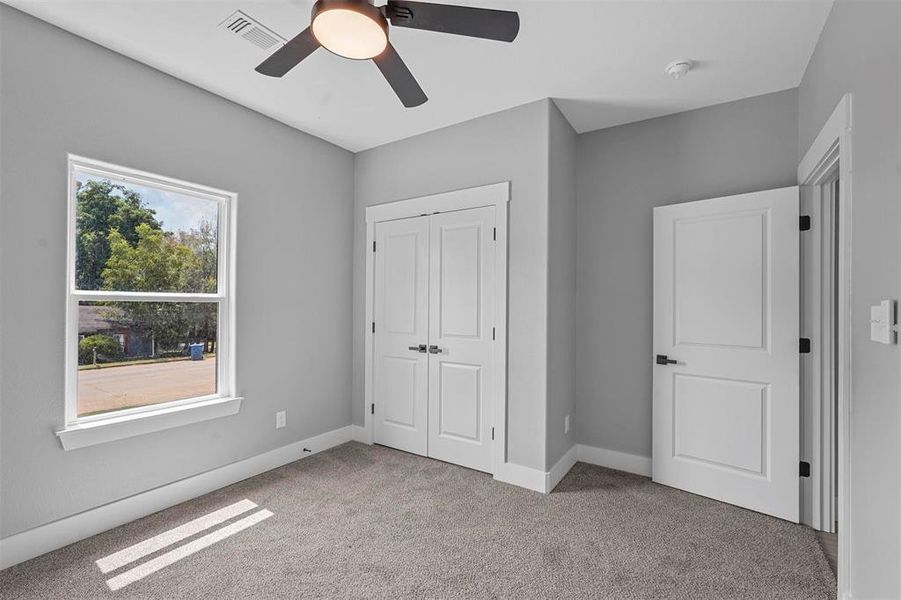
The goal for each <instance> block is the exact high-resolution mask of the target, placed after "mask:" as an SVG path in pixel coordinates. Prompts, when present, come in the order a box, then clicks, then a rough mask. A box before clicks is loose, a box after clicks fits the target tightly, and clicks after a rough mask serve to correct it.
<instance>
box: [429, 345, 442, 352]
mask: <svg viewBox="0 0 901 600" xmlns="http://www.w3.org/2000/svg"><path fill="white" fill-rule="evenodd" d="M429 352H431V353H432V354H438V353H439V352H443V350H441V348H439V347H438V346H429Z"/></svg>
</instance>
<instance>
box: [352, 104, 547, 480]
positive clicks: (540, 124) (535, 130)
mask: <svg viewBox="0 0 901 600" xmlns="http://www.w3.org/2000/svg"><path fill="white" fill-rule="evenodd" d="M548 102H549V101H548V100H541V101H539V102H534V103H532V104H527V105H524V106H520V107H517V108H512V109H510V110H507V111H504V112H500V113H496V114H493V115H488V116H485V117H481V118H478V119H473V120H471V121H467V122H465V123H461V124H459V125H454V126H451V127H446V128H444V129H439V130H437V131H432V132H430V133H425V134H422V135H418V136H415V137H412V138H408V139H405V140H401V141H399V142H394V143H392V144H387V145H385V146H380V147H378V148H374V149H372V150H367V151H366V152H361V153H359V154H357V155H356V177H355V179H356V194H355V199H356V208H355V212H354V227H355V233H354V307H353V332H354V343H353V352H354V354H353V370H354V378H353V422H354V423H356V424H357V425H362V424H363V352H362V347H363V332H364V328H365V324H364V318H365V314H364V313H365V306H364V301H363V300H364V293H363V290H364V280H365V251H366V248H365V244H366V235H365V234H366V231H365V230H366V227H365V207H367V206H371V205H374V204H381V203H384V202H391V201H394V200H401V199H405V198H414V197H418V196H425V195H428V194H435V193H438V192H446V191H450V190H456V189H461V188H468V187H474V186H478V185H484V184H488V183H496V182H499V181H510V182H511V200H510V206H509V275H508V277H509V278H508V287H509V292H508V315H507V318H508V357H507V359H508V429H507V451H508V460H509V461H510V462H513V463H516V464H519V465H523V466H527V467H532V468H536V469H542V470H544V467H545V416H546V413H545V411H546V391H547V377H546V368H547V299H548V294H547V248H548V242H547V239H548V232H547V190H548V175H547V142H548V106H547V105H548Z"/></svg>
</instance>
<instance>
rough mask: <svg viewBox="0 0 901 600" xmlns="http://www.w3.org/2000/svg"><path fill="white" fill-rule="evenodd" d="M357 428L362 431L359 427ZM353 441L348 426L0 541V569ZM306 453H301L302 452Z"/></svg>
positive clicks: (353, 435) (349, 426) (352, 429)
mask: <svg viewBox="0 0 901 600" xmlns="http://www.w3.org/2000/svg"><path fill="white" fill-rule="evenodd" d="M360 429H362V428H360ZM352 439H355V431H354V426H352V425H348V426H346V427H341V428H339V429H335V430H332V431H328V432H326V433H323V434H321V435H317V436H314V437H311V438H308V439H305V440H301V441H299V442H295V443H293V444H288V445H287V446H282V447H281V448H276V449H275V450H270V451H269V452H265V453H263V454H259V455H257V456H254V457H251V458H248V459H245V460H242V461H239V462H236V463H232V464H230V465H225V466H223V467H219V468H217V469H213V470H212V471H207V472H205V473H200V474H199V475H194V476H193V477H188V478H186V479H181V480H179V481H176V482H173V483H170V484H167V485H164V486H161V487H158V488H154V489H152V490H148V491H146V492H142V493H140V494H135V495H134V496H129V497H128V498H123V499H122V500H117V501H115V502H111V503H109V504H104V505H103V506H99V507H97V508H93V509H91V510H87V511H85V512H82V513H78V514H76V515H72V516H70V517H65V518H63V519H60V520H58V521H53V522H52V523H48V524H46V525H41V526H39V527H35V528H34V529H29V530H27V531H23V532H22V533H17V534H15V535H11V536H9V537H6V538H3V539H2V540H0V569H5V568H7V567H11V566H12V565H15V564H18V563H20V562H22V561H25V560H28V559H30V558H34V557H35V556H40V555H41V554H45V553H47V552H50V551H51V550H56V549H57V548H62V547H63V546H67V545H69V544H72V543H74V542H77V541H79V540H83V539H85V538H88V537H91V536H92V535H96V534H98V533H102V532H104V531H107V530H109V529H112V528H113V527H118V526H119V525H124V524H125V523H129V522H131V521H134V520H135V519H140V518H141V517H144V516H146V515H149V514H152V513H155V512H157V511H160V510H163V509H165V508H169V507H170V506H175V505H176V504H179V503H181V502H185V501H187V500H191V499H192V498H197V497H198V496H202V495H203V494H207V493H209V492H212V491H214V490H218V489H219V488H222V487H225V486H227V485H231V484H233V483H237V482H239V481H241V480H244V479H247V478H248V477H253V476H254V475H259V474H260V473H265V472H266V471H270V470H272V469H275V468H277V467H280V466H282V465H286V464H288V463H290V462H294V461H295V460H298V459H300V458H304V457H307V456H312V455H313V454H316V453H318V452H321V451H323V450H327V449H329V448H332V447H334V446H338V445H340V444H343V443H345V442H349V441H351V440H352ZM305 448H306V449H308V450H310V451H309V452H305V451H304V449H305Z"/></svg>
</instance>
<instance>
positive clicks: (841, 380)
mask: <svg viewBox="0 0 901 600" xmlns="http://www.w3.org/2000/svg"><path fill="white" fill-rule="evenodd" d="M851 101H852V98H851V94H845V95H844V96H843V97H842V99H841V100H840V101H839V103H838V106H836V108H835V110H834V111H833V112H832V115H831V116H830V117H829V119H828V120H827V121H826V124H825V125H824V126H823V129H822V130H821V131H820V133H819V135H817V137H816V139H815V140H814V142H813V144H811V146H810V149H809V150H808V151H807V153H806V154H805V155H804V158H803V159H802V160H801V163H800V164H799V165H798V183H799V184H800V185H807V186H820V185H822V184H824V183H827V182H828V180H829V179H830V178H831V177H832V176H833V174H834V172H835V168H836V166H837V167H838V172H839V185H840V188H839V198H838V221H839V223H838V237H839V239H838V282H837V287H838V332H837V333H838V336H837V337H838V343H837V346H838V374H837V375H838V390H837V391H838V573H837V576H838V597H839V598H849V597H850V581H851V578H850V565H851V561H850V556H849V554H850V551H851V535H852V532H851V528H850V525H851V522H850V518H849V517H850V500H851V494H850V484H851V472H850V470H851V445H850V434H851V210H852V198H853V195H852V192H853V185H852V179H851V178H852V175H853V172H854V171H853V162H852V159H851V131H852V110H851V107H852V103H851ZM814 427H820V424H819V423H818V424H815V425H814ZM822 437H823V436H821V440H820V441H821V443H820V444H819V445H818V447H815V448H814V453H815V456H816V458H820V456H819V454H818V453H822V452H823V451H824V450H826V448H827V447H828V444H824V443H822V442H823V440H822ZM820 463H821V464H822V461H820ZM814 493H820V491H819V490H816V491H814Z"/></svg>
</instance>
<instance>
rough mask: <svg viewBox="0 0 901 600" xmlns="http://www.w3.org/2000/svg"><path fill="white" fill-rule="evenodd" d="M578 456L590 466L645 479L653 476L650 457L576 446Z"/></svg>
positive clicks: (582, 445) (580, 445) (581, 445)
mask: <svg viewBox="0 0 901 600" xmlns="http://www.w3.org/2000/svg"><path fill="white" fill-rule="evenodd" d="M576 456H577V458H578V460H579V461H581V462H584V463H588V464H590V465H598V466H601V467H607V468H608V469H617V470H618V471H627V472H629V473H635V474H636V475H644V476H645V477H650V476H651V459H650V457H648V456H639V455H637V454H627V453H625V452H617V451H616V450H607V449H606V448H596V447H594V446H586V445H584V444H577V445H576Z"/></svg>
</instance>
